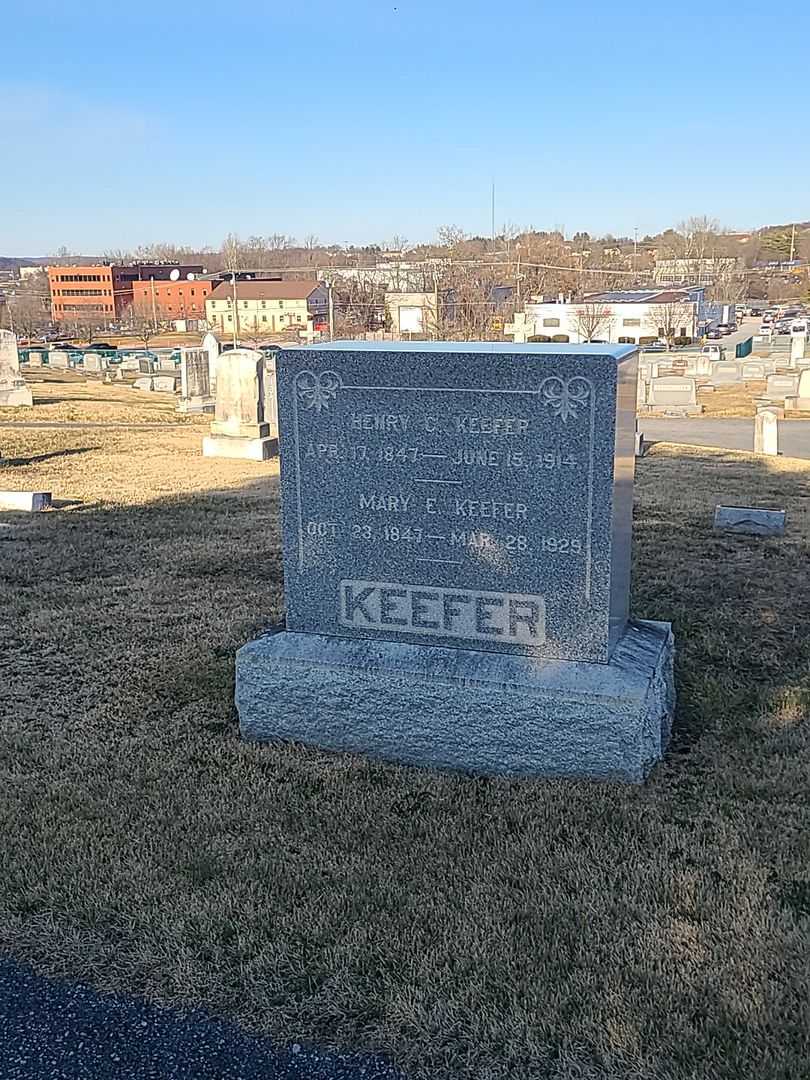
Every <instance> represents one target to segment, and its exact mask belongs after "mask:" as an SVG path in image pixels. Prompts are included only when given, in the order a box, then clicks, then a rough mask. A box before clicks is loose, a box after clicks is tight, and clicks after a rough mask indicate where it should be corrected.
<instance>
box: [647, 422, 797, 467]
mask: <svg viewBox="0 0 810 1080" xmlns="http://www.w3.org/2000/svg"><path fill="white" fill-rule="evenodd" d="M638 426H639V428H640V429H641V431H643V432H644V439H645V441H646V442H648V443H649V442H673V443H686V444H687V445H689V446H717V447H720V448H721V449H723V450H753V449H754V418H753V417H750V419H749V418H746V419H735V418H729V419H722V418H720V419H717V420H710V419H700V420H691V419H684V420H671V419H666V418H661V417H658V416H641V417H639V421H638ZM779 452H780V453H781V454H783V455H784V456H785V457H797V458H810V421H808V420H780V421H779Z"/></svg>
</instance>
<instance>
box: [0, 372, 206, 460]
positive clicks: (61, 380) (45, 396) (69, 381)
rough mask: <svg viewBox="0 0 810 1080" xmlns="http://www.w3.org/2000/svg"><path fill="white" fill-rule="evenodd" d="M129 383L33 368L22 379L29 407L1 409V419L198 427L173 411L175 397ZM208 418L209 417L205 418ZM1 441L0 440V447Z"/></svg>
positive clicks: (198, 419) (196, 418)
mask: <svg viewBox="0 0 810 1080" xmlns="http://www.w3.org/2000/svg"><path fill="white" fill-rule="evenodd" d="M136 377H137V376H134V375H133V376H132V377H131V378H130V379H128V380H124V381H121V382H115V383H105V382H103V380H102V379H101V378H100V377H99V378H92V377H87V376H85V375H77V374H75V373H74V372H72V371H70V372H61V371H59V372H57V371H54V372H49V371H47V370H43V369H42V368H36V369H33V370H31V371H28V372H26V374H25V380H26V382H27V384H28V386H29V387H30V388H31V392H32V395H33V398H34V404H33V406H32V407H30V408H29V407H25V408H21V407H8V406H6V407H3V408H0V420H5V421H9V420H10V421H20V422H23V423H32V422H37V421H48V422H49V423H52V422H57V423H64V422H70V423H77V422H79V423H105V424H108V423H115V424H199V423H204V422H205V420H204V419H203V418H201V417H199V416H193V415H192V416H187V415H185V414H181V413H178V412H177V400H178V399H177V397H176V396H175V395H174V394H162V393H155V392H151V391H144V390H135V389H134V388H133V386H132V380H133V379H134V378H136ZM208 419H210V418H208ZM1 447H2V442H0V448H1Z"/></svg>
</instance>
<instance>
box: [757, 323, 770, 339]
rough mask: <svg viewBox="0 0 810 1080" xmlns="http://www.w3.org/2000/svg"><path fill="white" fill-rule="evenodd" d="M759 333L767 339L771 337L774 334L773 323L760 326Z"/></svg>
mask: <svg viewBox="0 0 810 1080" xmlns="http://www.w3.org/2000/svg"><path fill="white" fill-rule="evenodd" d="M758 333H760V334H762V335H764V336H765V337H770V336H771V334H772V333H773V326H772V325H771V323H766V322H764V323H763V324H762V325H761V326H760V328H759V331H758Z"/></svg>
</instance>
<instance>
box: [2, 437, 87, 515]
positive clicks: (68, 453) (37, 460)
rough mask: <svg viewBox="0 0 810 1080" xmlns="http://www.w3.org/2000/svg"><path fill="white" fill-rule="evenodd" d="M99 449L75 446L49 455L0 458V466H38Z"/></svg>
mask: <svg viewBox="0 0 810 1080" xmlns="http://www.w3.org/2000/svg"><path fill="white" fill-rule="evenodd" d="M100 449H101V447H99V446H77V447H73V448H70V449H67V450H54V451H53V452H52V453H50V454H33V455H32V456H31V457H21V458H5V459H3V458H0V465H2V466H7V465H39V464H41V463H42V462H43V461H52V460H53V459H54V458H65V457H75V456H76V455H77V454H91V453H92V452H93V451H94V450H100ZM68 505H70V504H68Z"/></svg>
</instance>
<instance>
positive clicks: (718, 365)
mask: <svg viewBox="0 0 810 1080" xmlns="http://www.w3.org/2000/svg"><path fill="white" fill-rule="evenodd" d="M711 380H712V382H713V383H714V385H715V386H722V385H724V384H726V383H736V382H739V381H740V365H739V364H738V363H737V361H736V360H716V361H715V362H714V363H713V364H712V370H711Z"/></svg>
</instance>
